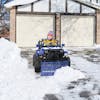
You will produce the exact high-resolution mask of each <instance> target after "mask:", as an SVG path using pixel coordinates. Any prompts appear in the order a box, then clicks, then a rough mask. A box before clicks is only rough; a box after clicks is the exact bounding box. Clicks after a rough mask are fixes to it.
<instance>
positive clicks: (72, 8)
mask: <svg viewBox="0 0 100 100" xmlns="http://www.w3.org/2000/svg"><path fill="white" fill-rule="evenodd" d="M67 2H68V13H80V4H78V3H76V2H73V1H70V0H68V1H67Z"/></svg>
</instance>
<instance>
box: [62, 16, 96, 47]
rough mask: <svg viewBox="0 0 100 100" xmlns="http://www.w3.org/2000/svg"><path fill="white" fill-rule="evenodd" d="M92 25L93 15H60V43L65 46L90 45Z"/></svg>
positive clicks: (91, 42) (92, 34)
mask: <svg viewBox="0 0 100 100" xmlns="http://www.w3.org/2000/svg"><path fill="white" fill-rule="evenodd" d="M94 25H95V24H94V17H93V16H62V17H61V31H62V32H61V33H62V36H61V39H62V43H65V45H66V46H92V45H93V43H94V38H95V37H94V32H95V30H94Z"/></svg>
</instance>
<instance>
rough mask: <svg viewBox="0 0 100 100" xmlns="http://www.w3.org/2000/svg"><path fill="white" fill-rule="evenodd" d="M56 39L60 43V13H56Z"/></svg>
mask: <svg viewBox="0 0 100 100" xmlns="http://www.w3.org/2000/svg"><path fill="white" fill-rule="evenodd" d="M56 39H57V40H58V41H59V43H61V15H60V14H56Z"/></svg>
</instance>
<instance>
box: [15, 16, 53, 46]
mask: <svg viewBox="0 0 100 100" xmlns="http://www.w3.org/2000/svg"><path fill="white" fill-rule="evenodd" d="M53 18H54V17H53V16H51V15H49V16H48V15H23V14H19V15H17V18H16V23H17V25H16V26H17V29H16V42H17V44H18V46H19V47H35V46H36V44H37V42H38V41H39V40H41V39H44V38H46V37H47V33H48V31H50V30H53Z"/></svg>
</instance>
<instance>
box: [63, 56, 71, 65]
mask: <svg viewBox="0 0 100 100" xmlns="http://www.w3.org/2000/svg"><path fill="white" fill-rule="evenodd" d="M64 60H67V62H68V66H71V61H70V58H69V57H64Z"/></svg>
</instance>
